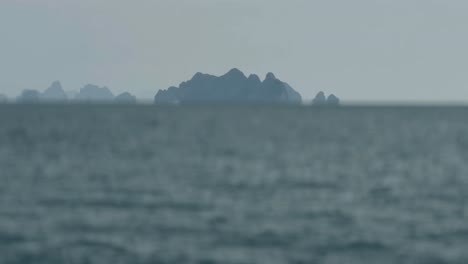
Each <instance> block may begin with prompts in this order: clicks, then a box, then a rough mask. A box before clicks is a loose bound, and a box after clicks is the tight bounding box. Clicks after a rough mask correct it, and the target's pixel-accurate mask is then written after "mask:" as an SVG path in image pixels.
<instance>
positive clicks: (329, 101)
mask: <svg viewBox="0 0 468 264" xmlns="http://www.w3.org/2000/svg"><path fill="white" fill-rule="evenodd" d="M312 105H314V106H339V105H340V99H339V98H338V97H336V96H335V95H334V94H331V95H329V96H328V97H326V96H325V93H324V92H322V91H320V92H319V93H318V94H317V95H316V96H315V98H314V99H313V100H312Z"/></svg>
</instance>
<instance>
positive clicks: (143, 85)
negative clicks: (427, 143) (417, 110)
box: [0, 0, 468, 102]
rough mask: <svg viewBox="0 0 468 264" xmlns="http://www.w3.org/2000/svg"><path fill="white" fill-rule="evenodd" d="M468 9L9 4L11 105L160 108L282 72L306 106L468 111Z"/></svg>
mask: <svg viewBox="0 0 468 264" xmlns="http://www.w3.org/2000/svg"><path fill="white" fill-rule="evenodd" d="M467 14H468V1H466V0H352V1H351V0H287V1H286V0H281V1H280V0H152V1H150V0H133V1H130V0H125V1H122V0H0V36H1V38H0V73H1V74H0V93H2V92H3V93H6V94H8V95H9V96H16V95H17V94H18V93H19V92H20V91H21V90H22V89H25V88H32V89H39V90H43V89H45V88H47V86H48V85H49V84H50V83H51V82H52V81H54V80H60V81H62V84H63V86H64V88H65V89H66V90H78V89H79V88H80V87H81V86H82V85H84V84H86V83H95V84H98V85H106V86H108V87H110V88H111V89H112V90H113V91H114V92H115V93H117V92H121V91H124V90H129V91H131V92H132V93H134V94H136V95H137V96H138V97H139V98H151V97H153V96H154V94H155V93H156V91H157V90H158V89H161V88H163V89H165V88H167V87H168V86H171V85H178V84H179V83H180V82H181V81H184V80H186V79H189V78H190V77H191V76H192V75H193V74H194V73H195V72H197V71H201V72H206V73H212V74H222V73H224V72H226V71H228V70H229V69H230V68H233V67H237V68H239V69H241V70H242V71H244V72H245V73H246V74H249V73H257V74H259V75H262V76H264V74H266V73H267V72H269V71H272V72H274V73H275V74H276V76H277V77H278V78H280V79H282V80H284V81H287V82H288V83H289V84H291V86H293V87H294V88H295V89H296V90H298V91H299V92H300V93H301V94H302V95H303V96H304V97H305V98H311V97H313V96H314V95H315V94H316V93H317V92H318V91H319V90H324V91H325V92H327V93H329V92H333V93H335V94H337V95H339V96H340V97H341V98H342V99H344V100H349V101H355V100H359V101H363V100H378V101H382V100H384V101H395V100H405V101H411V100H413V101H464V102H468V27H467V25H468V16H467Z"/></svg>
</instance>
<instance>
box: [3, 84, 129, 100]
mask: <svg viewBox="0 0 468 264" xmlns="http://www.w3.org/2000/svg"><path fill="white" fill-rule="evenodd" d="M7 100H8V99H7V98H6V96H4V97H2V96H1V95H0V102H6V101H7ZM16 101H17V102H18V103H50V102H54V103H59V102H60V103H63V102H70V103H73V102H87V103H92V102H97V103H99V102H101V103H105V102H107V103H114V102H115V103H136V101H137V100H136V97H135V96H133V95H132V94H130V93H128V92H124V93H122V94H120V95H118V96H117V97H115V96H114V94H113V93H112V92H111V91H110V90H109V88H107V87H99V86H98V85H94V84H87V85H85V86H84V87H82V88H81V89H80V90H79V92H76V91H67V92H66V91H65V90H64V89H63V87H62V84H61V83H60V82H59V81H55V82H53V83H52V84H51V85H50V86H49V88H47V89H46V90H44V92H42V93H41V92H39V91H37V90H31V89H30V90H24V91H23V92H22V93H21V95H19V96H18V97H17V99H16Z"/></svg>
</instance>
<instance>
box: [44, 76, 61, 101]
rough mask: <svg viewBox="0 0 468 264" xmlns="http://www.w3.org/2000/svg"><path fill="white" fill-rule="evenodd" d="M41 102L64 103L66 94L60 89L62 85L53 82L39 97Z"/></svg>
mask: <svg viewBox="0 0 468 264" xmlns="http://www.w3.org/2000/svg"><path fill="white" fill-rule="evenodd" d="M41 100H42V101H49V102H59V101H66V100H67V94H66V93H65V91H64V90H63V88H62V84H60V82H59V81H55V82H53V83H52V84H51V85H50V87H49V88H47V89H46V90H45V91H44V92H43V93H42V95H41Z"/></svg>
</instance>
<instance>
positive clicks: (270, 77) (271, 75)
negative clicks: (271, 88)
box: [265, 72, 276, 80]
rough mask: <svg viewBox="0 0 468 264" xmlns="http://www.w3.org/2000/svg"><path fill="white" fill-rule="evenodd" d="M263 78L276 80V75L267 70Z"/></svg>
mask: <svg viewBox="0 0 468 264" xmlns="http://www.w3.org/2000/svg"><path fill="white" fill-rule="evenodd" d="M265 80H276V76H275V75H274V74H273V73H272V72H269V73H267V75H266V77H265Z"/></svg>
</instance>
